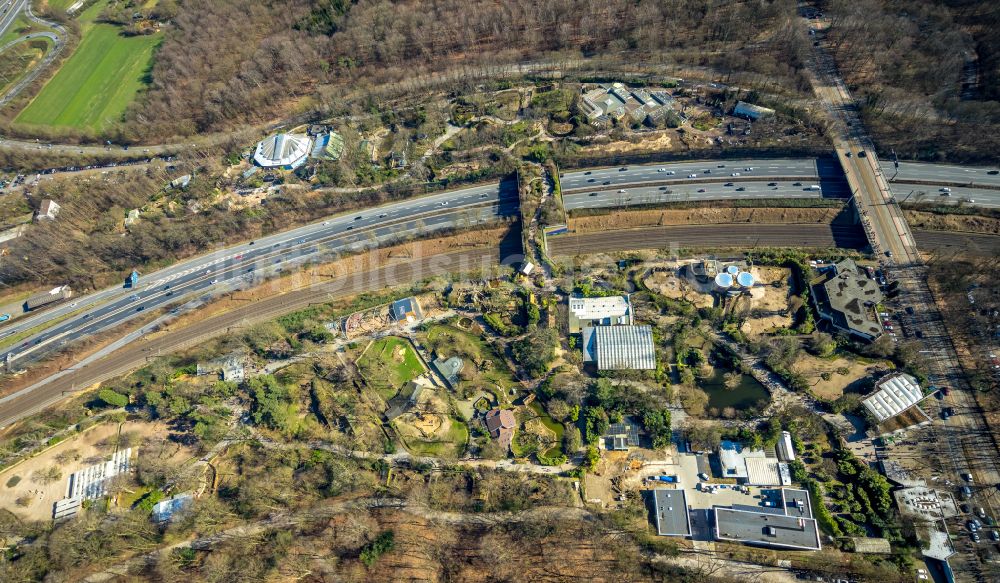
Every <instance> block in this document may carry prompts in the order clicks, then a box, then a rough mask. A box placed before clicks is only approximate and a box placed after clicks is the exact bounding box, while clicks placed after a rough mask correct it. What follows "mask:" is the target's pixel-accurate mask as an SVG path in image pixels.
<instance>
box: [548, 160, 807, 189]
mask: <svg viewBox="0 0 1000 583" xmlns="http://www.w3.org/2000/svg"><path fill="white" fill-rule="evenodd" d="M734 175H735V176H734ZM819 176H820V174H819V170H818V169H817V164H816V160H815V159H812V158H792V159H773V160H733V161H730V160H723V161H699V162H680V163H674V164H659V165H657V164H651V165H643V166H619V167H614V168H597V169H593V170H583V171H577V172H566V173H565V174H563V176H562V177H561V179H560V183H561V185H562V189H563V192H570V191H575V190H581V189H591V190H593V189H594V188H595V187H600V186H623V185H628V184H644V183H655V182H691V181H695V180H697V181H706V180H723V181H725V182H729V181H730V180H734V181H735V180H740V179H744V180H745V179H763V178H778V177H791V178H804V179H806V178H819Z"/></svg>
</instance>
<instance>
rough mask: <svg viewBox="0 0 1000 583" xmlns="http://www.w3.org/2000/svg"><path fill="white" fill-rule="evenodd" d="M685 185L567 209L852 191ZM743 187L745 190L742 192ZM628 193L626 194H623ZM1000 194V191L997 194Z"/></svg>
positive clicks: (590, 199)
mask: <svg viewBox="0 0 1000 583" xmlns="http://www.w3.org/2000/svg"><path fill="white" fill-rule="evenodd" d="M727 184H730V183H718V182H717V183H706V184H683V185H677V186H639V187H636V186H631V187H627V188H615V187H608V186H602V187H600V188H598V189H594V190H593V191H591V192H578V193H573V194H565V195H563V203H564V205H565V207H566V210H574V209H581V208H606V207H625V206H637V205H646V204H662V203H668V202H692V201H701V200H731V199H755V198H756V199H771V198H822V197H827V198H829V197H846V196H847V195H849V192H848V191H847V189H846V188H844V186H843V185H842V184H830V185H828V186H825V187H823V188H822V189H821V190H818V191H817V190H809V188H808V187H809V185H810V184H811V183H806V182H800V183H799V185H798V186H796V185H795V183H793V182H774V183H773V184H774V186H770V184H771V183H768V182H739V179H735V178H734V179H733V182H732V183H731V185H730V186H727ZM740 188H742V189H743V190H738V189H740ZM622 191H624V192H622ZM997 194H998V195H1000V191H998V193H997Z"/></svg>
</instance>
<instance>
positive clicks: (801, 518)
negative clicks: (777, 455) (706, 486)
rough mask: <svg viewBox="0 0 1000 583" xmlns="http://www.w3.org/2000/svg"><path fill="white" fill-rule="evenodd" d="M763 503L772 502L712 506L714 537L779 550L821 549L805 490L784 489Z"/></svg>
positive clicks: (817, 527)
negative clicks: (755, 504)
mask: <svg viewBox="0 0 1000 583" xmlns="http://www.w3.org/2000/svg"><path fill="white" fill-rule="evenodd" d="M766 503H767V504H772V503H773V504H774V505H773V506H764V507H758V506H743V505H733V506H732V507H730V508H724V507H720V506H716V507H714V508H713V514H714V515H715V516H714V518H715V538H716V539H717V540H726V541H736V542H742V543H746V544H750V545H756V546H765V547H772V548H782V549H795V550H804V551H818V550H820V549H821V548H822V543H821V542H820V538H819V526H818V524H817V523H816V519H814V518H813V516H812V507H811V506H810V502H809V493H808V492H807V491H805V490H794V489H791V488H784V489H781V490H780V491H779V493H778V495H777V496H776V499H775V500H774V501H773V502H771V501H770V499H768V500H767V501H766Z"/></svg>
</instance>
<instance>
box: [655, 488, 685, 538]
mask: <svg viewBox="0 0 1000 583" xmlns="http://www.w3.org/2000/svg"><path fill="white" fill-rule="evenodd" d="M648 494H649V496H648V500H649V501H650V503H651V506H652V512H653V516H654V519H655V520H654V521H655V523H656V534H658V535H660V536H691V516H690V514H689V513H688V505H687V495H686V494H685V493H684V490H666V489H656V490H649V491H648Z"/></svg>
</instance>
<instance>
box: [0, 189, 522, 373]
mask: <svg viewBox="0 0 1000 583" xmlns="http://www.w3.org/2000/svg"><path fill="white" fill-rule="evenodd" d="M516 210H517V200H516V196H515V194H514V193H513V192H505V193H503V195H501V191H500V188H499V186H498V185H489V186H480V187H473V188H467V189H463V190H459V191H453V192H446V193H440V194H434V195H430V196H426V197H420V198H416V199H410V200H406V201H403V202H398V203H393V204H389V205H385V206H382V207H379V208H374V209H367V210H365V211H359V212H357V213H351V214H348V215H342V216H339V217H336V218H331V219H328V220H325V221H322V222H318V223H314V224H311V225H307V226H305V227H300V228H298V229H293V230H291V231H286V232H283V233H280V234H275V235H271V236H268V237H264V238H261V239H259V240H255V241H250V242H247V243H244V244H242V245H237V246H235V247H230V248H227V249H224V250H220V251H217V252H214V253H211V254H209V255H207V256H202V257H199V258H197V259H193V260H190V261H185V262H182V263H179V264H177V265H175V266H172V267H170V268H167V269H164V270H161V271H159V272H156V273H154V274H150V275H148V276H145V277H144V278H143V279H141V280H140V283H139V285H138V288H137V289H125V288H123V287H122V288H109V289H105V290H103V291H101V292H98V293H96V294H92V295H91V296H86V297H84V298H81V299H78V300H76V301H73V302H70V303H68V304H64V305H62V306H59V307H58V308H55V309H54V310H51V311H49V312H47V313H45V314H39V315H38V316H35V317H28V318H24V319H23V320H22V321H20V322H18V321H15V322H13V323H12V325H11V326H10V327H7V328H4V329H2V332H0V335H2V336H0V341H2V338H3V337H7V336H10V335H12V334H16V333H17V332H19V331H25V330H31V329H32V328H33V327H35V326H38V325H39V324H40V323H41V322H42V321H44V320H48V319H52V318H63V319H62V320H61V321H58V322H56V323H55V324H54V325H52V326H49V327H47V328H45V329H44V330H42V331H41V332H39V333H38V334H34V335H32V336H30V337H28V338H26V339H24V340H23V341H19V342H18V343H17V344H15V345H13V346H8V347H6V348H5V349H4V350H3V351H2V352H0V359H3V360H5V361H6V362H7V363H8V365H10V366H12V367H22V366H24V365H25V364H27V363H28V362H30V361H31V360H36V359H38V358H40V357H41V356H44V355H45V354H48V353H50V352H52V351H53V350H56V349H59V348H61V347H62V346H65V345H66V344H69V343H71V342H73V341H75V340H78V339H81V338H84V337H87V336H91V335H94V334H98V333H101V332H104V331H106V330H110V329H113V328H115V327H117V326H119V325H121V324H122V323H124V322H127V321H128V320H131V319H134V318H136V317H137V316H139V315H141V314H142V312H145V311H146V310H155V309H158V308H163V307H171V308H173V309H178V308H177V307H175V306H179V305H180V304H182V303H183V302H184V300H185V299H186V298H188V297H190V296H192V295H197V294H206V293H207V294H215V293H221V292H224V291H226V290H227V289H230V288H232V287H234V286H245V285H249V284H252V283H253V282H254V281H259V279H258V278H259V277H261V275H262V274H264V273H267V272H274V271H275V270H276V269H278V268H282V267H290V266H293V265H301V264H303V263H306V262H308V261H311V260H318V259H321V258H324V257H330V256H333V255H335V254H338V253H345V252H351V251H355V250H360V249H364V248H367V247H370V246H375V245H377V244H378V243H381V242H385V241H390V240H392V239H394V238H398V237H401V236H407V235H416V234H421V233H428V232H433V231H438V230H441V229H446V228H450V227H463V226H471V225H474V224H477V223H482V222H485V221H488V220H491V219H493V218H496V217H497V216H503V215H513V214H515V213H516Z"/></svg>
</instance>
